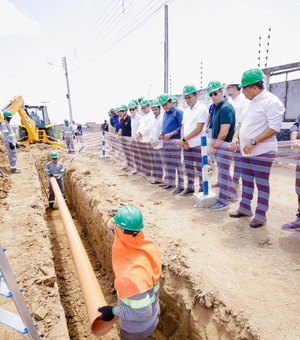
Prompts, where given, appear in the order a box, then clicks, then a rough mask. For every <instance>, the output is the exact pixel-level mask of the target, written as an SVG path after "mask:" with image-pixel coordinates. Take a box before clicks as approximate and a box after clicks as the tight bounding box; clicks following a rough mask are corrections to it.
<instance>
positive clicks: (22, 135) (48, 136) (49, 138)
mask: <svg viewBox="0 0 300 340" xmlns="http://www.w3.org/2000/svg"><path fill="white" fill-rule="evenodd" d="M2 111H3V112H4V111H10V112H11V113H12V114H13V115H14V114H15V113H19V116H20V118H21V123H22V124H21V125H19V142H20V144H31V143H46V144H52V145H56V146H63V145H64V144H63V143H61V142H59V141H58V140H57V139H55V138H54V132H53V125H52V124H51V123H50V120H49V116H48V112H47V107H46V106H30V105H24V100H23V98H22V97H21V96H16V97H14V98H13V100H11V101H10V102H9V103H8V105H6V106H5V107H4V108H3V109H2ZM2 121H3V115H2V114H1V110H0V124H1V122H2Z"/></svg>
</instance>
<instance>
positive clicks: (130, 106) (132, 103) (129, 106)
mask: <svg viewBox="0 0 300 340" xmlns="http://www.w3.org/2000/svg"><path fill="white" fill-rule="evenodd" d="M136 106H137V103H135V102H134V101H131V102H130V103H129V104H128V109H132V108H135V107H136Z"/></svg>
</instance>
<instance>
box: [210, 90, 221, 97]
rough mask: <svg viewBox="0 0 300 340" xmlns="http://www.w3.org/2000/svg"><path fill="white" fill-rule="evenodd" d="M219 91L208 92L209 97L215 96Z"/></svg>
mask: <svg viewBox="0 0 300 340" xmlns="http://www.w3.org/2000/svg"><path fill="white" fill-rule="evenodd" d="M219 92H220V91H217V92H212V93H210V94H209V96H210V97H213V96H214V97H216V96H217V95H218V94H219Z"/></svg>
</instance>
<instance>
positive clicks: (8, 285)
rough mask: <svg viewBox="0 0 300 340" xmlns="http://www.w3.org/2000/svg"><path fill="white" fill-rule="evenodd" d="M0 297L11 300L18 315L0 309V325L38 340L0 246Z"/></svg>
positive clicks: (3, 250)
mask: <svg viewBox="0 0 300 340" xmlns="http://www.w3.org/2000/svg"><path fill="white" fill-rule="evenodd" d="M0 295H2V296H4V297H6V298H12V299H13V300H14V303H15V305H16V307H17V310H18V312H19V315H17V314H14V313H11V312H9V311H7V310H5V309H4V308H0V323H3V324H5V325H7V326H9V327H11V328H13V329H15V330H16V331H18V332H19V333H21V334H22V335H28V336H29V338H30V339H32V340H38V339H40V337H39V335H38V333H37V330H36V327H35V324H34V322H33V320H32V318H31V315H30V313H29V310H28V308H27V306H26V302H25V300H24V297H23V295H22V293H21V291H20V289H19V287H18V285H17V281H16V279H15V277H14V275H13V272H12V270H11V267H10V265H9V262H8V259H7V257H6V256H5V249H4V248H2V246H1V244H0Z"/></svg>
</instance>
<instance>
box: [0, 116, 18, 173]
mask: <svg viewBox="0 0 300 340" xmlns="http://www.w3.org/2000/svg"><path fill="white" fill-rule="evenodd" d="M12 116H13V115H12V113H11V112H10V111H4V113H3V117H4V120H3V122H2V123H1V125H0V130H1V132H2V134H3V138H4V146H5V149H6V152H7V156H8V160H9V165H10V171H11V173H13V174H18V173H20V172H21V170H20V169H18V168H17V166H16V165H17V150H16V149H18V148H19V144H18V143H17V140H16V136H15V133H14V130H13V128H12V127H11V125H10V124H9V123H10V121H11V119H12Z"/></svg>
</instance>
